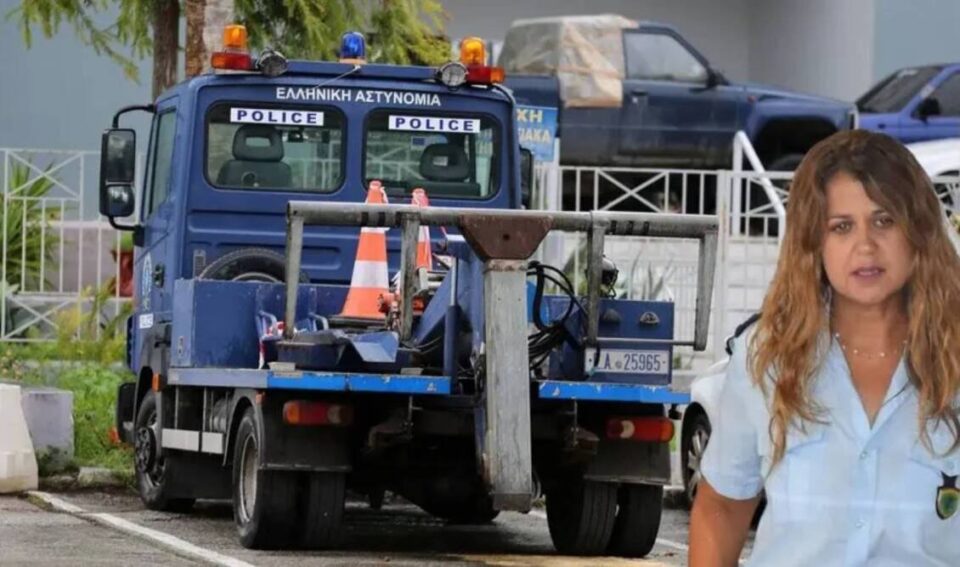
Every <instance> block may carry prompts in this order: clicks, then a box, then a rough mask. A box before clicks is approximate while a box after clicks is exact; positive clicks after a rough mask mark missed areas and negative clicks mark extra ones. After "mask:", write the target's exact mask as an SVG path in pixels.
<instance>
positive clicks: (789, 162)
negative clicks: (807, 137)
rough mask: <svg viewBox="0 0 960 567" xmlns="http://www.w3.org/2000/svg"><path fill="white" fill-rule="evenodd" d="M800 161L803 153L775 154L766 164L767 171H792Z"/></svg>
mask: <svg viewBox="0 0 960 567" xmlns="http://www.w3.org/2000/svg"><path fill="white" fill-rule="evenodd" d="M801 161H803V154H784V155H782V156H777V157H776V158H774V159H773V160H772V161H771V162H770V165H768V166H767V171H794V170H796V169H797V167H798V166H799V165H800V162H801Z"/></svg>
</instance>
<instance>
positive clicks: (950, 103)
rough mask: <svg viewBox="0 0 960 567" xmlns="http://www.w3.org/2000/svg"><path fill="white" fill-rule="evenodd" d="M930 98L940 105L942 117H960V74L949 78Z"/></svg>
mask: <svg viewBox="0 0 960 567" xmlns="http://www.w3.org/2000/svg"><path fill="white" fill-rule="evenodd" d="M930 96H932V97H933V98H935V99H937V102H939V103H940V115H941V116H960V73H954V74H953V75H950V76H949V77H947V79H946V80H945V81H943V82H942V83H940V86H939V87H937V90H935V91H933V94H932V95H930Z"/></svg>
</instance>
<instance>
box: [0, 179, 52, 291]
mask: <svg viewBox="0 0 960 567" xmlns="http://www.w3.org/2000/svg"><path fill="white" fill-rule="evenodd" d="M49 170H50V168H49V167H47V168H46V169H45V170H44V173H46V172H48V171H49ZM31 176H35V177H34V178H33V179H31ZM7 182H8V185H7V187H9V188H10V191H11V192H10V193H5V194H4V195H3V199H4V200H5V201H6V218H5V219H3V223H2V226H3V233H4V234H3V237H4V238H5V239H6V242H7V266H6V272H5V276H6V278H5V280H6V281H7V282H9V283H10V284H12V285H14V286H22V287H23V289H29V290H36V289H39V285H40V279H41V278H42V277H43V274H42V273H41V269H40V266H41V264H42V263H46V264H47V265H52V264H53V257H54V251H55V250H57V244H58V235H57V233H56V231H54V230H52V229H51V227H50V222H51V221H53V220H56V219H57V218H58V217H59V214H60V211H59V209H45V208H44V205H43V203H44V201H43V198H44V197H46V196H47V194H48V193H50V190H51V189H52V188H53V185H54V184H53V181H52V180H51V179H50V178H48V177H45V176H43V175H40V174H38V173H37V172H36V171H35V170H33V169H31V168H30V167H28V166H27V165H23V164H20V163H13V164H11V166H10V170H9V171H8V173H7Z"/></svg>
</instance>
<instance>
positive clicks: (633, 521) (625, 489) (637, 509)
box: [608, 484, 663, 557]
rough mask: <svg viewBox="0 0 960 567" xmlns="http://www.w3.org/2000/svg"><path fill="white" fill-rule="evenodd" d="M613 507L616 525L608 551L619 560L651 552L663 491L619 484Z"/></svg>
mask: <svg viewBox="0 0 960 567" xmlns="http://www.w3.org/2000/svg"><path fill="white" fill-rule="evenodd" d="M617 504H618V509H617V521H616V523H615V524H614V526H613V536H612V537H611V538H610V547H609V548H608V550H609V551H610V553H612V554H614V555H620V556H622V557H644V556H645V555H647V554H648V553H650V550H651V549H653V544H654V543H656V541H657V532H659V531H660V514H661V513H662V511H663V487H662V486H653V485H649V484H622V485H620V490H619V495H618V499H617Z"/></svg>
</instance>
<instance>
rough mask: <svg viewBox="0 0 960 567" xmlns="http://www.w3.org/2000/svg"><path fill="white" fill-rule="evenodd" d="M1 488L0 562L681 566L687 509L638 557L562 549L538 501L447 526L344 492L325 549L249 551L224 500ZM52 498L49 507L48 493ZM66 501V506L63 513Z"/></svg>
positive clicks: (242, 566) (671, 513) (238, 566)
mask: <svg viewBox="0 0 960 567" xmlns="http://www.w3.org/2000/svg"><path fill="white" fill-rule="evenodd" d="M41 496H42V497H45V498H47V501H46V502H45V501H44V500H42V499H41V497H32V498H30V499H26V498H23V497H13V496H3V497H0V564H2V565H31V566H45V567H46V566H55V565H71V566H73V565H78V564H79V565H152V566H168V565H169V566H180V565H204V564H219V565H230V566H233V567H248V566H249V565H263V566H268V567H269V566H279V565H288V564H291V563H293V562H294V561H295V562H296V563H297V565H303V566H307V567H309V566H324V567H326V566H340V565H342V566H347V565H349V566H366V565H391V566H429V565H445V566H446V565H494V566H503V567H513V566H525V565H543V566H556V567H568V566H569V567H572V566H579V565H584V566H586V565H613V566H616V565H638V566H666V565H670V566H673V565H686V563H687V553H686V547H687V527H688V523H689V514H688V512H687V511H686V510H683V509H680V508H676V507H670V508H667V509H665V510H664V514H663V520H662V523H661V528H660V534H659V538H658V543H657V545H656V547H655V548H654V550H653V552H652V553H651V554H650V555H649V556H648V557H647V558H645V559H642V560H627V559H621V558H615V557H591V558H581V557H565V556H560V555H557V554H556V552H555V551H554V550H553V546H552V544H551V542H550V534H549V532H548V530H547V522H546V515H545V514H544V512H543V510H542V509H535V510H534V511H533V512H531V513H530V514H516V513H503V514H501V515H500V516H499V517H498V518H497V519H496V520H495V521H494V522H492V523H490V524H486V525H479V526H476V525H474V526H465V525H452V524H448V523H446V522H443V521H442V520H438V519H435V518H433V517H431V516H428V515H427V514H424V513H423V512H421V511H420V510H419V508H417V507H415V506H412V505H410V504H408V503H406V502H404V501H401V500H399V499H398V500H395V501H389V500H388V501H387V503H385V504H384V507H383V509H381V510H372V509H370V508H369V507H368V506H367V505H366V504H365V503H363V502H360V501H353V500H351V501H349V502H348V504H347V513H346V525H347V529H346V541H345V545H344V546H343V548H342V549H341V550H338V551H332V552H331V551H325V552H304V551H253V550H248V549H244V548H243V547H241V546H240V544H239V543H238V541H237V537H236V534H235V531H234V524H233V516H232V512H231V508H230V505H229V503H227V502H200V503H198V505H197V507H196V509H195V510H194V511H193V512H192V513H190V514H168V513H163V512H153V511H150V510H146V509H144V507H143V505H142V504H141V502H140V500H139V498H138V497H137V496H136V494H134V493H133V492H129V491H119V492H117V491H114V492H101V491H95V492H74V493H67V494H53V495H41ZM51 501H52V502H54V504H55V505H54V506H51V504H50V502H51ZM64 509H69V513H68V512H64V511H63V510H64Z"/></svg>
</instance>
